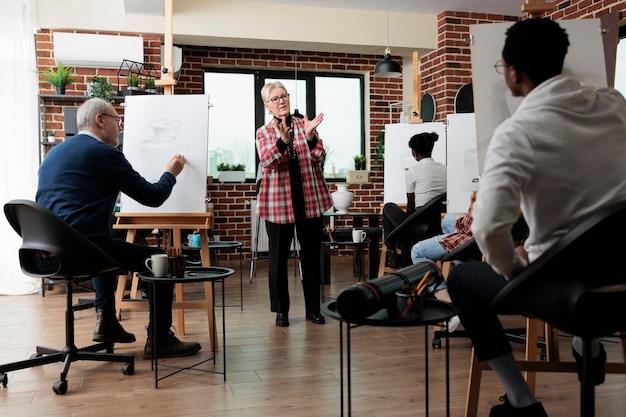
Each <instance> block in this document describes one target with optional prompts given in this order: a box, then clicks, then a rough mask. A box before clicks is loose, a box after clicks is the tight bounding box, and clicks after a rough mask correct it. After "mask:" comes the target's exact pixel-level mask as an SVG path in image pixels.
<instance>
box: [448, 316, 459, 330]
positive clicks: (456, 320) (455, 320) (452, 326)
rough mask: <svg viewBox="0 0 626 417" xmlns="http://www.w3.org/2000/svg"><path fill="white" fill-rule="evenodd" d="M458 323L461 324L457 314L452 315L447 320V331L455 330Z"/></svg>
mask: <svg viewBox="0 0 626 417" xmlns="http://www.w3.org/2000/svg"><path fill="white" fill-rule="evenodd" d="M459 324H461V319H460V318H459V316H454V317H452V318H451V319H450V321H449V322H448V333H452V332H453V331H455V330H456V328H457V327H459Z"/></svg>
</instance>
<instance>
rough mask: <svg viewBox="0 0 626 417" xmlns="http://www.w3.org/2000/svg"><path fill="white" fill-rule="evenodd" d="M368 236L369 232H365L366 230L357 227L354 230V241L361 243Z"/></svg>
mask: <svg viewBox="0 0 626 417" xmlns="http://www.w3.org/2000/svg"><path fill="white" fill-rule="evenodd" d="M366 237H367V234H366V233H365V231H363V230H357V229H353V230H352V241H353V242H354V243H361V242H363V241H364V240H365V238H366Z"/></svg>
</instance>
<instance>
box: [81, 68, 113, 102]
mask: <svg viewBox="0 0 626 417" xmlns="http://www.w3.org/2000/svg"><path fill="white" fill-rule="evenodd" d="M87 90H88V91H89V97H91V98H93V97H99V98H101V99H103V100H106V101H108V102H109V103H113V102H114V101H115V100H114V99H113V97H115V95H116V93H117V92H116V91H115V88H113V84H111V83H110V82H109V80H107V79H106V78H105V77H99V76H97V75H94V77H93V78H92V79H91V81H90V82H89V86H88V88H87Z"/></svg>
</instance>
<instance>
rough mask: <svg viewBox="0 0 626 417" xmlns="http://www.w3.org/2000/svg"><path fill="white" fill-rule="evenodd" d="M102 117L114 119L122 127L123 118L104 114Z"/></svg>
mask: <svg viewBox="0 0 626 417" xmlns="http://www.w3.org/2000/svg"><path fill="white" fill-rule="evenodd" d="M102 116H109V117H113V118H114V119H115V121H116V122H117V125H118V126H122V118H121V117H120V116H113V115H112V114H106V113H102Z"/></svg>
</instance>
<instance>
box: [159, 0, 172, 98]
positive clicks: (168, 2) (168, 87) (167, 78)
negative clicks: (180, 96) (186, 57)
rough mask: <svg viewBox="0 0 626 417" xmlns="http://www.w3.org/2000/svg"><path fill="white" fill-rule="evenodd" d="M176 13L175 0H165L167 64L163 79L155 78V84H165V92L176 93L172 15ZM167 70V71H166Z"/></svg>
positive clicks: (164, 68) (164, 47)
mask: <svg viewBox="0 0 626 417" xmlns="http://www.w3.org/2000/svg"><path fill="white" fill-rule="evenodd" d="M173 14H174V0H165V31H164V35H165V40H164V42H163V52H164V53H165V65H164V66H163V69H162V70H161V79H159V80H155V83H154V84H155V85H162V86H163V94H165V95H166V96H167V95H172V94H174V86H175V85H176V80H175V79H174V57H173V54H172V50H173V49H174V36H173V34H172V16H173ZM165 70H167V71H165Z"/></svg>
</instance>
